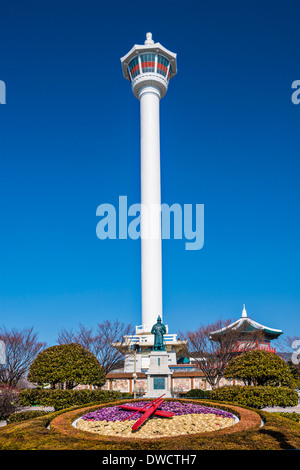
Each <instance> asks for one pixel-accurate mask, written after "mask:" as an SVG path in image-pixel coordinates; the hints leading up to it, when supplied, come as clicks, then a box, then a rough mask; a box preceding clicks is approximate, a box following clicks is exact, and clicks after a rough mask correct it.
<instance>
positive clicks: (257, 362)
mask: <svg viewBox="0 0 300 470" xmlns="http://www.w3.org/2000/svg"><path fill="white" fill-rule="evenodd" d="M224 377H225V378H227V379H231V378H233V379H238V380H242V381H243V382H244V384H245V385H254V384H255V385H257V386H260V385H261V386H266V385H272V386H274V387H277V386H282V387H288V388H295V387H296V381H295V378H293V376H292V374H291V371H290V368H289V366H288V365H287V364H286V362H285V361H284V360H283V359H282V358H281V357H279V356H277V354H274V353H271V352H268V351H261V350H254V351H247V352H245V353H243V354H241V355H240V356H238V357H235V358H234V359H231V360H230V361H229V363H228V365H227V366H226V369H225V371H224Z"/></svg>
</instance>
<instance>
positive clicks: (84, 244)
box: [0, 0, 300, 345]
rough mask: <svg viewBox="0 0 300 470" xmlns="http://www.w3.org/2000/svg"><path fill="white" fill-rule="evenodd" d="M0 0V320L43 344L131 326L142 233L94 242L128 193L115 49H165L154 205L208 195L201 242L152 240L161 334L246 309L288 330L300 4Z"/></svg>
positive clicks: (294, 299)
mask: <svg viewBox="0 0 300 470" xmlns="http://www.w3.org/2000/svg"><path fill="white" fill-rule="evenodd" d="M143 5H144V4H143V3H142V2H137V1H135V0H133V1H131V2H121V1H114V0H110V1H101V2H100V1H89V0H85V1H76V0H75V1H74V0H73V1H66V0H64V1H57V0H53V1H51V2H50V1H44V2H40V1H33V0H29V1H27V2H22V1H14V0H11V1H9V2H3V3H2V5H1V29H0V44H1V61H0V80H4V81H5V83H6V87H7V104H6V105H2V106H0V136H1V140H0V158H1V172H0V204H1V231H0V324H1V325H5V326H6V327H7V328H12V327H16V328H24V327H30V326H34V328H35V330H36V331H37V332H38V333H39V337H40V339H41V340H43V341H46V342H47V343H48V344H49V345H52V344H55V343H56V339H57V333H58V331H59V330H60V329H61V328H63V327H65V328H72V327H73V328H75V327H76V326H77V325H78V324H79V322H82V323H83V324H85V325H87V326H95V325H96V324H97V322H100V321H102V320H105V319H107V318H109V319H115V318H118V319H119V320H120V321H124V322H131V323H133V324H134V325H139V324H140V323H141V293H140V290H141V279H140V241H134V240H129V239H128V240H106V241H103V240H102V241H101V240H99V239H98V238H97V237H96V225H97V222H98V219H97V217H96V209H97V207H98V205H99V204H102V203H111V204H117V202H118V197H119V195H127V196H128V203H129V204H133V203H136V202H139V201H140V155H139V102H138V100H137V99H136V98H135V97H134V96H133V94H132V92H131V89H130V84H129V82H128V81H126V80H124V78H123V76H122V70H121V64H120V57H122V56H123V55H125V54H126V53H127V52H128V51H129V50H130V49H131V47H132V46H133V45H134V44H136V43H137V44H143V42H144V40H145V34H146V32H148V31H151V32H152V34H153V38H154V40H155V41H158V42H160V43H161V44H162V45H164V46H165V47H166V48H168V49H170V50H171V51H173V52H176V53H177V54H178V75H177V76H176V77H175V78H173V79H172V80H171V82H170V86H169V90H168V93H167V95H166V97H165V98H163V100H162V101H161V175H162V202H165V203H168V204H173V203H175V202H177V203H180V204H187V203H190V204H204V206H205V243H204V247H203V249H202V250H199V251H186V250H185V249H184V241H183V240H164V241H163V311H164V321H165V323H167V324H168V325H169V330H170V332H174V333H176V332H178V331H180V330H185V329H187V328H188V329H194V328H197V327H198V326H199V325H200V324H201V323H205V324H207V323H211V322H214V321H216V320H217V319H219V318H223V319H224V320H225V319H228V318H231V319H237V318H238V317H239V316H240V314H241V312H242V306H243V303H245V304H246V309H247V312H248V315H249V316H250V317H251V318H253V319H254V320H256V321H259V322H261V323H263V324H265V325H267V326H270V327H273V328H281V329H282V330H283V331H284V333H285V335H289V336H293V335H298V336H299V335H300V320H299V310H300V308H299V307H300V291H299V278H300V269H299V266H300V249H299V239H300V237H299V235H300V222H299V200H300V197H299V196H300V189H299V170H300V165H299V155H300V152H299V151H300V138H299V135H300V105H299V106H296V105H294V104H293V103H292V102H291V95H292V89H291V84H292V82H293V81H294V80H297V79H298V80H299V79H300V62H299V47H300V33H299V13H300V5H299V2H297V1H291V0H288V1H273V2H269V1H266V0H260V1H258V0H257V1H256V0H253V1H251V0H242V1H241V0H229V1H227V2H224V1H222V0H216V1H211V0H206V1H201V0H197V1H196V0H185V1H184V2H183V1H176V0H175V1H174V0H173V1H169V0H160V1H159V2H158V1H156V0H153V1H152V2H151V3H150V4H147V6H143Z"/></svg>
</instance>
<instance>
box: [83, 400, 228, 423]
mask: <svg viewBox="0 0 300 470" xmlns="http://www.w3.org/2000/svg"><path fill="white" fill-rule="evenodd" d="M147 403H150V402H149V401H140V402H138V404H137V403H134V405H137V406H140V407H141V408H142V407H143V406H145V405H146V404H147ZM126 405H133V403H126ZM158 409H159V410H163V411H172V412H173V413H175V416H180V415H189V414H208V413H212V414H215V415H217V416H222V417H223V418H234V416H233V415H232V414H231V413H228V412H227V411H223V410H219V409H217V408H211V407H209V406H202V405H195V404H193V403H181V402H179V401H169V402H167V401H166V402H163V403H162V404H161V406H160V407H159V408H158ZM133 413H134V411H129V410H122V409H121V408H119V406H111V407H109V408H101V409H100V410H96V411H93V412H91V413H88V414H86V415H84V416H82V419H85V420H87V421H123V420H124V419H126V418H128V417H129V416H130V415H132V414H133ZM141 415H142V413H139V412H138V413H136V414H135V415H134V416H132V417H131V418H130V419H132V420H137V419H139V417H140V416H141ZM152 418H153V419H156V418H157V416H152Z"/></svg>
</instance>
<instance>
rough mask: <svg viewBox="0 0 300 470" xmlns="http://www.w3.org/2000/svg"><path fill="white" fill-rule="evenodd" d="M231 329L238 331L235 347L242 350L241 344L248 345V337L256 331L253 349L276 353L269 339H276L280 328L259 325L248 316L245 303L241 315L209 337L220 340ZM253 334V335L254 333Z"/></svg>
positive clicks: (280, 332) (279, 333) (280, 331)
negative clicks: (256, 337)
mask: <svg viewBox="0 0 300 470" xmlns="http://www.w3.org/2000/svg"><path fill="white" fill-rule="evenodd" d="M231 331H234V332H235V334H236V332H237V333H238V337H239V340H238V344H237V349H238V350H239V351H242V350H243V344H244V345H246V344H247V345H249V338H250V337H251V334H253V333H255V332H257V333H258V335H257V336H258V338H259V339H256V340H255V344H254V349H260V350H264V351H268V352H272V353H276V348H274V347H272V346H271V341H272V340H274V339H277V338H278V337H279V336H280V335H281V334H282V333H283V331H282V330H277V329H275V328H270V327H268V326H264V325H261V324H260V323H258V322H256V321H254V320H252V319H251V318H249V317H248V315H247V311H246V308H245V305H244V306H243V311H242V316H241V318H239V319H238V320H236V321H235V322H233V323H231V324H230V325H228V326H226V327H224V328H221V329H220V330H216V331H214V332H212V333H211V339H212V340H214V341H220V338H221V336H223V335H226V334H230V332H231ZM254 336H255V335H254Z"/></svg>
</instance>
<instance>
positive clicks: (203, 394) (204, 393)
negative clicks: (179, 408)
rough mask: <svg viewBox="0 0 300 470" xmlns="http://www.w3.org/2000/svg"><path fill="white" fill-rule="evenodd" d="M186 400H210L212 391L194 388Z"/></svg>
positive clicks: (186, 395) (188, 393) (186, 396)
mask: <svg viewBox="0 0 300 470" xmlns="http://www.w3.org/2000/svg"><path fill="white" fill-rule="evenodd" d="M184 397H185V398H190V397H191V398H210V390H201V389H200V388H192V389H191V390H189V391H188V392H187V393H186V394H185V396H184Z"/></svg>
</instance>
